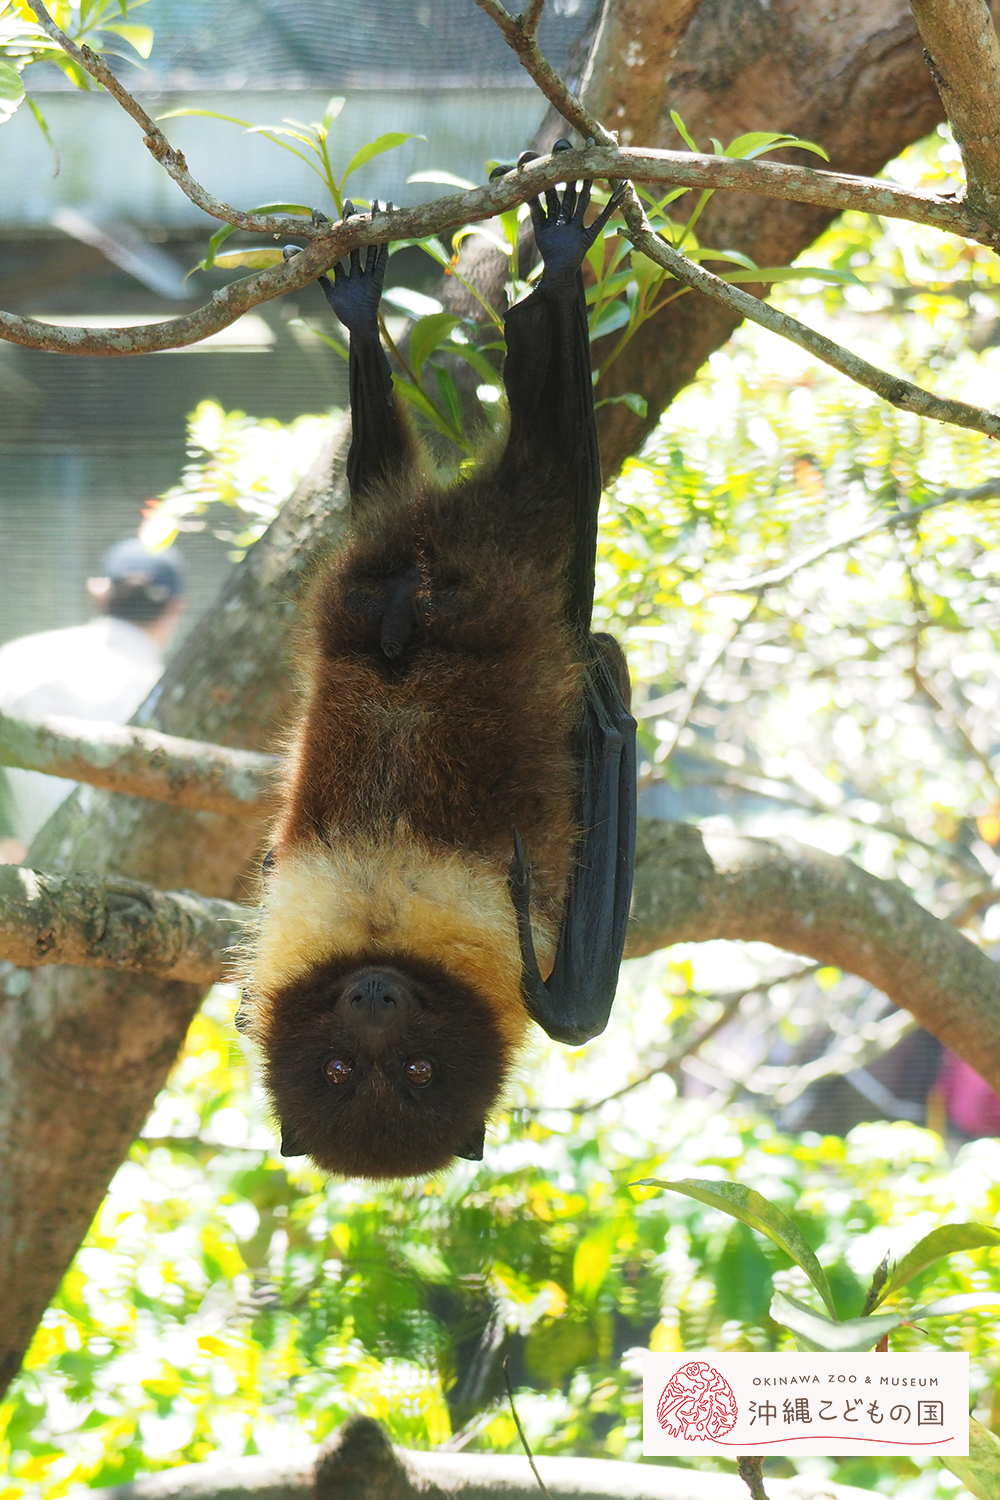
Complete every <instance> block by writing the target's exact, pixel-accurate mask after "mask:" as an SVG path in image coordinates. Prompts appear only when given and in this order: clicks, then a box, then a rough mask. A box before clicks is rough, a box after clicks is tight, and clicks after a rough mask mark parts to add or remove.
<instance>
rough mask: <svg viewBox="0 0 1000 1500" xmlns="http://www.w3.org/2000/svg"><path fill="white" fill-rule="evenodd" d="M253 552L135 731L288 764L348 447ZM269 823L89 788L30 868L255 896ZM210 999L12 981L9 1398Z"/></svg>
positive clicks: (0, 1249)
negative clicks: (300, 662)
mask: <svg viewBox="0 0 1000 1500" xmlns="http://www.w3.org/2000/svg"><path fill="white" fill-rule="evenodd" d="M335 441H336V451H335V452H334V440H331V443H330V444H329V445H328V446H327V448H326V449H325V451H324V453H323V454H322V455H321V456H320V458H319V459H318V460H317V463H316V465H315V466H314V468H313V470H312V472H311V473H310V474H309V475H308V476H307V478H306V479H305V481H304V482H303V484H302V485H301V486H300V489H299V491H298V493H297V495H296V496H295V497H294V498H293V499H292V500H291V501H289V503H288V504H287V505H286V507H285V509H284V510H283V511H282V513H281V515H280V516H279V518H278V519H277V520H276V521H275V522H274V524H273V525H272V527H271V528H270V530H269V531H268V533H267V535H266V536H265V537H264V538H263V539H262V540H261V541H260V542H258V543H257V544H256V546H254V547H253V548H252V549H251V551H250V552H249V553H248V554H247V557H246V559H245V560H244V562H243V563H241V564H240V567H239V568H238V569H237V570H236V571H235V573H234V574H233V576H232V578H231V580H230V581H229V583H228V584H227V586H226V587H225V589H224V590H223V592H222V594H221V596H220V598H219V600H218V601H217V602H216V603H215V604H214V605H213V606H212V608H211V609H210V610H209V612H208V615H207V617H206V618H205V619H204V621H203V622H202V623H201V625H200V626H198V627H197V628H196V629H194V630H193V631H192V632H191V634H190V635H189V636H188V639H187V642H186V644H185V646H184V648H183V649H182V651H181V652H180V654H179V655H178V657H177V658H176V660H175V661H174V662H173V664H172V665H171V666H170V667H169V668H168V670H167V673H166V675H165V676H164V678H163V680H162V682H161V683H160V684H159V685H158V687H157V689H156V690H154V693H153V695H152V696H151V698H150V699H149V700H148V701H147V703H146V704H145V705H144V706H143V708H141V709H140V710H139V713H138V714H137V715H136V720H137V722H139V723H140V724H141V725H143V726H151V727H155V728H158V729H161V730H163V731H165V732H167V733H170V734H174V735H181V736H184V737H186V738H192V739H199V740H205V741H210V742H213V743H218V744H222V745H237V746H239V747H241V748H244V749H249V750H256V751H265V752H267V751H274V750H276V749H277V748H278V746H279V743H280V729H281V724H282V721H283V719H285V718H286V717H287V713H288V710H289V707H290V704H291V701H292V697H293V667H292V660H291V658H292V649H291V643H292V640H293V636H294V631H295V628H296V626H297V623H298V599H299V596H300V594H301V592H302V588H303V585H304V581H305V580H306V579H307V578H308V576H309V574H310V570H311V568H312V566H313V565H314V563H315V561H316V559H317V557H318V556H319V555H320V554H321V553H322V551H323V550H324V549H325V548H326V547H328V546H329V544H330V542H331V541H332V540H335V538H336V536H337V535H338V532H339V528H340V526H341V521H342V510H341V507H342V506H343V505H344V504H345V503H346V485H345V481H344V462H345V460H346V439H345V437H344V435H343V433H342V434H340V435H339V436H338V438H337V439H336V440H335ZM263 834H264V829H263V826H262V814H261V812H260V811H248V812H246V813H245V814H244V815H243V816H241V817H239V818H235V817H220V816H218V815H215V814H212V813H206V812H201V813H197V812H189V811H186V810H183V809H180V808H175V807H170V806H168V805H166V804H162V803H154V802H146V801H142V800H140V799H139V798H136V797H123V796H116V795H112V794H110V793H106V792H101V791H97V790H95V789H93V788H83V789H79V790H77V791H76V792H74V793H73V795H72V796H71V797H70V798H69V799H68V801H67V802H66V803H64V804H63V806H62V807H61V808H60V809H59V810H58V812H57V813H56V814H55V816H54V817H53V818H51V819H50V820H49V822H48V823H47V824H46V825H45V827H44V828H43V829H42V831H41V833H40V834H39V836H38V837H37V838H36V840H35V842H34V844H33V845H32V847H31V850H30V852H29V862H30V863H31V864H33V865H35V866H38V867H39V868H42V869H44V870H46V871H47V872H49V873H50V874H53V875H54V874H57V873H58V872H60V871H68V870H74V869H85V870H89V871H91V872H93V874H94V875H95V876H102V875H114V876H125V877H127V878H130V879H133V880H138V881H141V882H143V883H144V884H148V885H151V886H155V887H158V888H160V889H161V890H167V891H170V890H174V891H176V890H183V889H184V888H185V887H197V889H198V890H199V891H201V892H202V893H203V894H204V895H206V896H218V897H222V898H224V899H232V898H234V897H241V898H245V896H246V894H247V884H246V878H245V872H246V870H247V867H248V864H249V862H250V861H251V859H252V858H253V857H254V856H255V854H256V853H257V852H258V851H259V850H260V849H261V844H262V839H263ZM201 993H202V987H201V986H200V985H196V984H192V983H182V982H179V981H177V980H157V979H154V978H152V977H150V976H148V975H140V976H137V975H135V974H123V973H118V972H115V971H114V970H98V969H70V968H52V967H49V968H42V969H35V970H33V971H31V972H30V974H26V973H24V972H23V971H13V972H8V973H7V974H3V973H0V1001H2V1004H0V1305H2V1306H3V1309H4V1316H3V1319H2V1320H0V1389H2V1388H3V1386H5V1385H6V1384H7V1382H8V1381H9V1380H10V1378H11V1377H12V1376H13V1374H14V1373H15V1372H16V1370H17V1368H18V1366H19V1364H20V1362H21V1358H22V1356H23V1353H24V1350H25V1348H26V1347H27V1345H28V1343H29V1341H30V1339H31V1336H32V1333H33V1331H34V1328H35V1325H36V1324H37V1322H38V1319H39V1318H40V1316H41V1314H42V1312H43V1310H44V1308H45V1306H46V1305H47V1303H48V1302H49V1301H50V1299H51V1298H52V1296H53V1295H54V1293H55V1291H56V1288H57V1287H58V1284H59V1281H60V1279H61V1277H62V1275H63V1273H64V1272H65V1270H66V1269H67V1267H68V1266H69V1263H70V1261H71V1260H72V1258H73V1255H74V1254H75V1252H76V1249H77V1246H78V1245H79V1243H80V1241H81V1239H82V1238H83V1236H84V1235H85V1234H86V1232H87V1227H88V1225H89V1223H90V1220H91V1219H92V1217H93V1215H94V1213H95V1212H96V1210H97V1208H98V1207H99V1205H100V1202H101V1198H102V1197H103V1195H104V1192H105V1190H106V1189H107V1185H108V1182H109V1181H110V1180H111V1177H112V1175H113V1173H114V1172H115V1171H116V1169H117V1167H118V1165H119V1163H120V1162H121V1161H122V1159H123V1157H124V1156H125V1154H126V1152H127V1151H128V1148H129V1145H130V1144H131V1142H132V1140H134V1138H135V1137H136V1135H137V1134H138V1133H139V1130H140V1129H141V1127H142V1122H143V1120H144V1119H145V1117H146V1115H147V1114H148V1112H149V1109H150V1107H151V1105H152V1103H153V1100H154V1099H155V1097H156V1094H157V1091H158V1090H159V1089H160V1088H161V1087H162V1085H163V1082H164V1080H165V1078H166V1075H167V1072H168V1070H169V1068H170V1065H171V1063H172V1061H173V1059H174V1057H175V1056H176V1053H177V1050H178V1048H179V1047H180V1045H181V1043H182V1042H183V1040H184V1036H185V1033H186V1031H187V1028H188V1025H189V1023H190V1021H191V1018H192V1016H193V1015H194V1013H195V1011H196V1010H197V1008H198V1004H199V1001H200V998H201Z"/></svg>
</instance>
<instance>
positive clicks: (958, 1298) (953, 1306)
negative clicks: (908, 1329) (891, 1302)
mask: <svg viewBox="0 0 1000 1500" xmlns="http://www.w3.org/2000/svg"><path fill="white" fill-rule="evenodd" d="M977 1307H1000V1292H957V1293H956V1294H955V1296H953V1297H940V1298H938V1300H937V1301H936V1302H928V1303H927V1305H926V1307H915V1308H914V1309H913V1311H912V1312H911V1313H907V1321H908V1322H911V1321H912V1322H914V1323H916V1322H917V1321H918V1320H919V1319H920V1318H944V1317H950V1316H951V1315H952V1314H953V1313H962V1312H971V1311H972V1310H973V1308H977Z"/></svg>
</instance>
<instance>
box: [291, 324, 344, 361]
mask: <svg viewBox="0 0 1000 1500" xmlns="http://www.w3.org/2000/svg"><path fill="white" fill-rule="evenodd" d="M288 326H289V328H304V329H305V331H306V333H311V334H312V335H313V337H314V338H317V339H320V340H321V341H322V342H323V343H324V344H326V345H328V346H329V348H331V349H332V350H333V352H334V354H339V355H340V357H341V359H344V360H349V359H350V357H351V356H350V353H349V351H348V350H347V349H345V347H344V345H343V344H342V343H341V342H340V340H339V339H335V338H334V337H333V336H332V334H329V333H324V332H323V330H322V329H321V328H314V327H313V325H312V324H311V323H307V322H306V320H305V318H289V320H288Z"/></svg>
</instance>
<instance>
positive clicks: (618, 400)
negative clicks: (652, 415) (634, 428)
mask: <svg viewBox="0 0 1000 1500" xmlns="http://www.w3.org/2000/svg"><path fill="white" fill-rule="evenodd" d="M599 406H627V407H628V409H629V411H632V412H635V414H636V416H637V417H644V416H645V415H646V413H647V412H648V411H649V402H648V401H647V400H646V398H645V396H640V395H639V393H638V392H637V391H623V392H622V394H621V395H620V396H604V397H602V399H601V400H600V401H595V402H594V409H595V410H596V409H597V407H599Z"/></svg>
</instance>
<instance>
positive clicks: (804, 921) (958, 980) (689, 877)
mask: <svg viewBox="0 0 1000 1500" xmlns="http://www.w3.org/2000/svg"><path fill="white" fill-rule="evenodd" d="M713 938H729V939H737V940H741V941H744V942H764V943H773V944H774V946H775V947H776V948H783V949H785V950H786V951H788V952H791V953H801V954H803V955H804V956H805V957H807V958H812V959H816V960H817V961H818V962H819V963H822V964H830V965H834V966H836V967H837V968H840V969H844V970H845V971H846V972H847V973H849V974H857V975H858V976H859V977H860V978H862V979H867V980H868V982H869V983H870V984H873V985H874V986H875V987H876V988H877V989H880V990H882V991H883V993H884V994H886V995H888V996H889V998H890V1000H893V1001H894V1002H895V1003H896V1004H897V1005H898V1006H900V1007H901V1008H902V1009H903V1010H908V1011H909V1012H910V1013H911V1014H912V1015H913V1016H915V1017H916V1019H917V1020H918V1021H919V1022H920V1024H921V1025H922V1026H926V1028H927V1030H928V1031H931V1032H933V1033H934V1035H935V1036H936V1037H939V1038H940V1039H941V1041H942V1042H944V1044H945V1045H946V1046H947V1047H951V1048H952V1050H953V1051H955V1052H957V1053H958V1054H959V1056H961V1057H964V1058H965V1060H966V1061H967V1062H969V1063H970V1064H971V1065H972V1066H973V1067H974V1068H976V1069H977V1071H978V1072H980V1073H981V1074H982V1076H983V1077H984V1078H985V1079H986V1080H987V1082H988V1083H989V1084H990V1086H991V1087H992V1088H994V1089H996V1090H997V1092H998V1093H1000V965H998V964H995V963H993V961H992V960H991V959H989V958H987V957H986V955H985V953H983V952H981V951H980V949H978V948H977V947H976V946H975V945H974V944H973V943H971V942H970V941H969V939H968V938H966V937H963V936H962V934H961V933H960V932H956V930H955V928H954V927H952V926H950V925H949V924H948V923H947V922H942V921H940V920H939V918H937V917H935V916H933V915H932V914H931V913H930V912H928V911H926V910H925V909H924V908H923V907H922V906H920V905H918V903H917V902H916V901H914V899H913V897H912V896H910V895H909V894H908V893H907V892H906V891H905V890H904V889H903V888H902V886H899V885H896V884H894V883H891V882H889V881H885V880H878V879H877V878H876V877H875V876H874V875H869V874H868V873H867V872H866V871H864V870H862V869H860V868H859V867H858V866H857V865H854V864H852V863H851V862H850V860H847V859H842V858H839V857H838V856H836V855H832V854H824V853H822V852H821V851H820V850H818V849H809V848H806V847H804V846H803V845H801V844H795V843H793V842H792V841H791V840H784V839H782V840H778V839H750V838H741V837H738V836H737V835H735V834H723V833H707V832H701V831H700V830H699V829H697V828H694V827H691V826H690V825H688V824H683V823H659V824H656V823H654V822H652V821H651V820H649V821H645V822H643V823H641V824H640V843H639V852H638V855H637V860H636V883H635V895H634V897H633V903H632V926H631V928H630V938H629V944H628V947H627V949H626V953H627V955H628V956H629V957H636V956H638V955H639V954H642V953H651V952H653V951H654V950H655V949H657V948H663V947H666V946H667V945H668V944H670V943H703V942H708V941H710V940H711V939H713Z"/></svg>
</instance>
